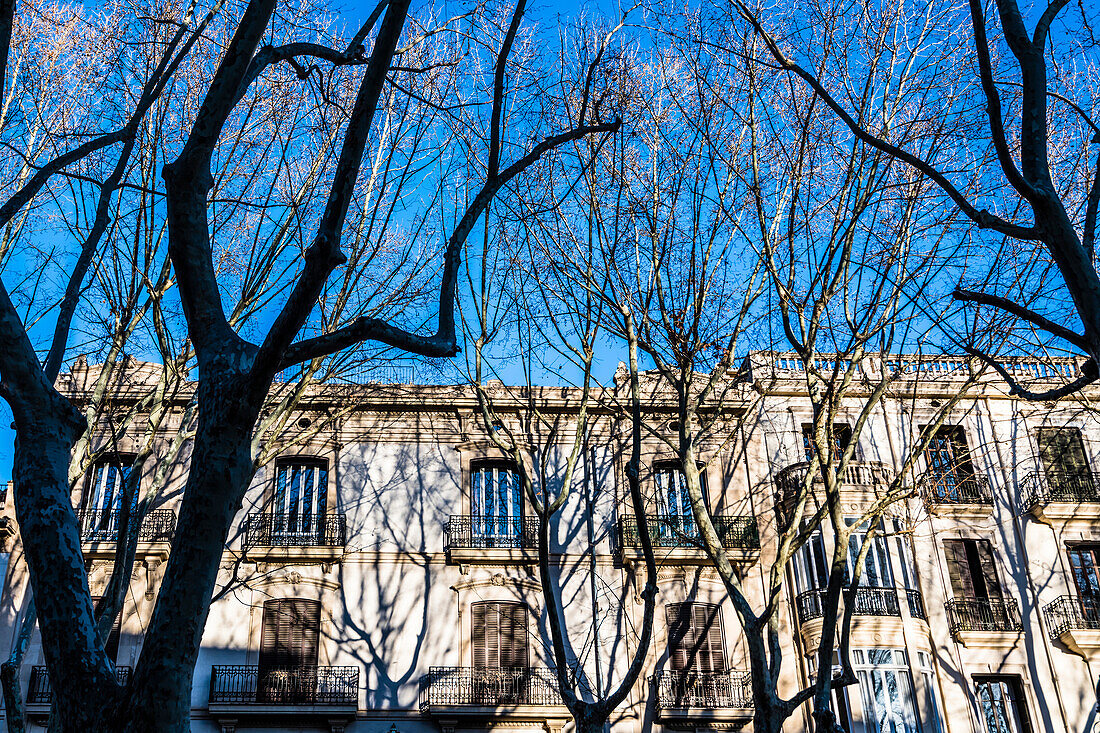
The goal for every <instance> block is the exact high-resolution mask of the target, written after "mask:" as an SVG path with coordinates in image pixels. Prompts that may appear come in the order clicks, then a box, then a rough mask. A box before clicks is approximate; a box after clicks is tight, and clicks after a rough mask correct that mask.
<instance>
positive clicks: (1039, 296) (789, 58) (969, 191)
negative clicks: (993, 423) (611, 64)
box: [719, 0, 1100, 400]
mask: <svg viewBox="0 0 1100 733" xmlns="http://www.w3.org/2000/svg"><path fill="white" fill-rule="evenodd" d="M730 8H731V11H732V13H733V14H734V15H735V16H739V17H740V18H741V19H743V20H744V21H746V22H747V23H748V25H749V27H750V28H751V32H753V33H755V34H756V36H757V37H758V38H759V39H760V40H761V42H762V46H763V47H762V48H761V50H760V53H759V54H757V55H755V56H754V57H753V58H754V61H755V62H756V63H758V64H761V65H763V66H774V67H777V68H779V69H781V70H782V71H784V72H787V73H790V74H792V75H794V76H795V77H797V78H799V79H801V80H802V82H803V83H805V85H806V87H807V88H808V89H809V90H810V92H811V93H812V94H813V96H814V98H815V99H817V100H819V101H820V103H821V104H823V105H824V106H825V107H826V108H827V109H829V110H830V112H831V113H832V114H833V115H835V116H836V119H837V120H838V121H839V122H840V123H841V124H842V125H843V127H844V129H846V130H847V132H848V133H849V134H850V135H851V136H852V137H853V138H854V139H856V140H859V141H860V142H861V143H863V144H865V145H869V146H871V147H873V148H875V149H876V150H878V151H880V152H881V153H883V154H884V155H886V156H887V157H888V158H889V159H891V160H894V161H897V162H898V163H901V164H903V165H906V166H908V167H910V168H911V169H913V170H914V171H916V172H918V173H919V174H920V175H921V176H922V177H924V178H925V179H926V180H928V181H931V182H932V183H933V184H934V185H935V186H936V187H937V189H938V190H939V191H940V192H941V193H942V195H943V198H944V205H945V206H946V207H952V208H954V210H955V211H957V212H958V213H959V214H960V215H961V216H963V217H965V219H966V220H967V221H968V222H969V223H970V225H971V226H972V227H976V228H977V229H979V230H987V231H988V232H991V233H992V234H994V235H996V236H997V237H998V238H999V243H1000V251H999V252H998V251H996V250H995V251H994V252H992V253H985V254H984V256H983V254H982V253H981V252H979V253H978V254H977V255H976V256H975V257H974V260H975V262H974V264H973V267H974V268H975V269H976V270H977V271H978V273H977V274H976V275H975V274H973V272H971V273H968V279H969V280H970V281H972V282H975V283H977V284H978V286H979V288H981V287H982V286H994V287H995V288H996V289H998V290H1000V292H991V291H989V290H986V289H977V290H975V289H972V288H971V287H967V286H965V285H964V284H963V282H961V281H960V285H959V287H957V288H956V290H955V291H954V293H953V297H954V298H955V300H956V301H958V302H960V303H968V304H974V305H977V306H984V307H985V308H986V311H985V313H986V315H985V319H986V320H987V322H988V321H993V320H995V319H996V316H995V315H993V314H996V313H999V314H1000V315H1004V316H1010V317H1011V318H1013V319H1016V320H1017V322H1018V323H1021V324H1022V325H1023V327H1024V329H1025V331H1030V333H1031V339H1032V340H1031V343H1030V344H1029V345H1028V346H1025V348H1027V349H1028V350H1034V349H1036V348H1042V347H1045V346H1046V344H1047V342H1051V343H1052V344H1053V345H1054V346H1055V347H1057V348H1062V349H1065V348H1068V349H1070V350H1071V351H1074V352H1077V353H1083V354H1084V355H1085V356H1087V357H1088V359H1087V361H1086V363H1085V365H1084V367H1083V369H1082V370H1081V372H1080V373H1079V374H1077V375H1074V376H1073V377H1072V378H1070V379H1068V380H1066V383H1065V384H1063V385H1061V386H1059V387H1056V388H1052V389H1045V390H1041V391H1039V392H1036V391H1033V390H1032V389H1030V388H1029V387H1028V385H1026V384H1020V383H1018V381H1017V378H1016V376H1014V375H1013V374H1012V373H1011V371H1010V370H1009V369H1007V368H1006V367H1005V364H1004V363H1002V362H1001V361H1000V360H999V359H997V358H995V355H994V354H993V353H991V352H989V351H988V347H987V345H986V344H984V343H983V341H982V339H980V338H973V339H972V340H971V343H970V344H968V345H967V346H968V348H969V350H970V351H971V353H972V354H973V355H975V356H978V357H980V358H981V359H982V360H983V361H985V362H986V363H988V364H989V365H990V366H991V367H992V368H993V369H995V370H996V371H997V372H998V373H999V374H1000V375H1001V377H1002V378H1003V379H1004V380H1005V381H1006V382H1007V383H1008V384H1009V385H1010V387H1011V389H1012V391H1013V393H1014V394H1018V395H1020V396H1021V397H1024V398H1026V399H1035V400H1047V399H1057V398H1059V397H1061V396H1064V395H1067V394H1071V393H1073V392H1075V391H1077V390H1078V389H1080V388H1081V387H1083V386H1085V385H1087V384H1091V383H1092V382H1095V381H1096V380H1097V379H1098V378H1100V369H1098V367H1097V364H1098V363H1100V276H1098V275H1097V270H1096V264H1095V242H1096V227H1097V212H1098V210H1100V154H1090V152H1089V145H1090V143H1092V144H1094V143H1096V142H1097V140H1100V126H1098V125H1097V122H1096V119H1095V114H1094V112H1093V109H1092V108H1091V107H1090V106H1089V105H1094V104H1095V95H1094V94H1092V92H1091V87H1092V84H1093V83H1094V82H1093V81H1092V80H1094V79H1095V75H1096V68H1095V60H1094V59H1095V55H1094V51H1095V49H1096V40H1095V36H1094V34H1093V30H1092V27H1093V24H1094V23H1095V22H1096V18H1094V17H1089V13H1090V12H1091V10H1090V9H1089V8H1088V7H1086V6H1085V5H1084V4H1080V3H1079V4H1077V5H1074V4H1072V3H1070V2H1068V1H1067V0H1054V1H1053V2H1050V3H1046V4H1045V5H1044V6H1043V7H1042V8H1040V9H1039V11H1038V12H1037V13H1036V14H1034V15H1033V16H1032V17H1030V18H1028V17H1027V16H1028V13H1027V12H1026V11H1025V10H1024V9H1022V8H1021V7H1020V5H1019V4H1018V3H1017V2H1016V0H996V2H994V3H992V4H991V5H990V6H989V7H988V9H987V6H986V4H984V3H982V2H980V1H979V0H971V2H970V3H969V4H968V5H967V6H966V7H965V9H964V8H960V7H958V6H954V5H951V4H947V3H944V4H938V3H931V4H928V3H919V4H917V3H914V4H910V3H906V2H898V3H889V4H887V5H883V6H876V7H875V8H869V7H863V6H860V7H853V8H844V9H840V8H838V7H836V6H826V5H825V4H815V5H814V8H815V10H814V11H813V15H814V17H815V19H816V22H815V24H814V28H813V29H810V28H806V27H804V26H800V25H798V21H795V20H794V19H790V20H789V21H788V20H787V19H782V18H775V19H774V22H773V19H770V18H767V17H765V16H764V15H763V14H762V13H761V11H760V10H759V9H758V8H757V7H756V6H754V5H752V4H750V3H746V2H742V0H735V1H734V2H733V3H731V5H730ZM991 21H992V22H994V23H996V24H997V26H996V27H994V29H993V30H992V31H991V25H990V23H991ZM1029 24H1030V25H1029ZM960 28H961V29H964V30H962V31H961V32H960V31H959V29H960ZM967 28H969V32H967V31H966V30H965V29H967ZM838 37H846V38H848V39H849V43H853V42H858V43H860V44H862V46H863V47H864V48H867V49H868V58H866V59H865V63H866V65H867V66H869V67H873V69H874V73H875V74H877V75H879V76H881V77H882V78H885V79H889V80H890V82H891V88H892V89H896V90H897V91H898V95H899V97H905V98H910V99H916V98H925V99H930V98H932V97H933V96H934V97H935V99H936V101H938V104H939V107H940V112H939V114H940V115H942V116H945V117H950V118H952V126H953V127H954V128H955V129H954V134H953V136H952V139H950V140H946V141H943V143H941V144H939V145H929V144H927V142H928V141H927V140H925V139H922V138H917V139H914V138H913V137H912V136H911V135H910V134H909V133H910V131H911V130H912V128H913V127H914V126H919V125H920V124H922V123H924V122H926V121H927V119H926V118H922V116H921V115H920V113H917V114H913V115H901V116H900V118H898V119H896V120H894V124H893V125H889V124H885V123H884V121H883V120H881V119H879V118H876V117H875V116H874V115H870V114H868V111H869V110H868V109H867V105H868V104H870V105H874V104H875V100H873V99H870V98H868V97H867V96H865V95H857V94H853V93H851V90H852V89H854V87H853V86H852V85H851V81H852V79H850V78H848V75H849V73H850V72H851V70H852V68H853V66H852V64H851V60H850V59H847V58H846V57H845V53H844V52H843V50H841V49H839V48H837V47H836V46H834V45H833V43H832V41H833V39H835V38H838ZM899 38H900V39H904V40H905V42H904V43H896V42H891V43H883V42H882V41H883V40H886V39H899ZM876 39H877V40H878V42H876ZM719 43H721V42H719ZM796 49H798V50H797V51H796ZM845 89H847V90H848V91H844V90H845ZM1006 99H1007V101H1006ZM1013 113H1015V115H1014V116H1015V118H1016V121H1015V122H1011V123H1010V122H1009V121H1008V120H1009V117H1010V116H1011V115H1013ZM1027 213H1030V216H1027ZM1001 260H1007V263H1008V265H1009V272H1008V277H1007V278H1001V277H999V276H998V274H997V272H996V267H995V266H994V265H995V264H996V263H998V262H1000V261H1001ZM1021 260H1022V261H1023V262H1037V263H1038V267H1035V268H1029V267H1027V266H1024V267H1021V266H1019V264H1020V262H1021ZM1047 263H1049V264H1052V265H1053V267H1054V269H1055V270H1056V272H1057V277H1056V278H1050V277H1049V276H1048V274H1047V269H1048V268H1047V267H1045V266H1044V265H1045V264H1047ZM1031 269H1034V270H1036V271H1037V273H1032V272H1029V270H1031ZM1013 271H1014V272H1013ZM983 273H988V274H983ZM1050 279H1053V280H1055V281H1056V282H1057V281H1060V283H1059V285H1060V287H1061V288H1064V291H1061V292H1064V293H1065V294H1066V295H1068V298H1069V301H1070V304H1071V306H1070V308H1067V309H1066V311H1069V313H1075V314H1076V316H1077V320H1079V324H1078V325H1069V324H1067V323H1066V318H1065V317H1064V316H1063V315H1062V313H1064V312H1066V311H1062V310H1061V303H1060V302H1059V299H1058V298H1057V297H1055V298H1051V297H1050V294H1049V291H1050V286H1049V285H1047V280H1050ZM1040 289H1041V290H1044V291H1047V292H1039V290H1040ZM990 311H992V313H990ZM1067 315H1068V313H1067ZM985 330H987V329H980V332H981V331H985ZM1036 339H1037V342H1036Z"/></svg>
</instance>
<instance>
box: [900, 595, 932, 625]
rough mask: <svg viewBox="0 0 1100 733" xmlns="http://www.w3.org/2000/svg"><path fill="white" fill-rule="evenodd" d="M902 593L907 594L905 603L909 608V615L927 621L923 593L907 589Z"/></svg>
mask: <svg viewBox="0 0 1100 733" xmlns="http://www.w3.org/2000/svg"><path fill="white" fill-rule="evenodd" d="M902 593H904V594H905V603H906V605H907V606H908V607H909V615H910V616H911V617H913V618H919V619H922V620H924V621H927V620H928V614H927V613H925V612H924V597H923V596H922V595H921V592H920V591H919V590H912V589H910V588H906V589H904V590H902Z"/></svg>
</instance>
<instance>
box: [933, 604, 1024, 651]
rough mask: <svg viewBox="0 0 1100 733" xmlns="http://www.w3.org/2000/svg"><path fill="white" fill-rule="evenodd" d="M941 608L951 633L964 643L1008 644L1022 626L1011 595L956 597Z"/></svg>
mask: <svg viewBox="0 0 1100 733" xmlns="http://www.w3.org/2000/svg"><path fill="white" fill-rule="evenodd" d="M945 608H946V610H947V622H948V626H949V628H950V629H951V634H952V635H953V636H954V637H955V639H956V641H958V642H959V643H960V644H963V645H964V646H1012V645H1014V644H1015V643H1016V641H1017V640H1018V639H1019V637H1020V634H1021V632H1022V631H1023V628H1024V627H1023V624H1021V623H1020V604H1019V603H1018V602H1017V601H1016V599H1015V598H1004V599H1000V598H956V599H954V600H950V601H948V602H947V603H946V604H945Z"/></svg>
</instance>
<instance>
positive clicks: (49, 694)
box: [27, 666, 130, 705]
mask: <svg viewBox="0 0 1100 733" xmlns="http://www.w3.org/2000/svg"><path fill="white" fill-rule="evenodd" d="M115 679H117V680H118V683H119V684H120V685H125V684H127V683H128V682H129V681H130V668H129V667H115ZM51 702H53V689H52V688H51V687H50V675H49V673H48V672H47V671H46V668H45V667H44V666H35V667H31V684H30V687H29V688H28V689H27V704H28V705H49V704H50V703H51Z"/></svg>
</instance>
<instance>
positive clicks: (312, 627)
mask: <svg viewBox="0 0 1100 733" xmlns="http://www.w3.org/2000/svg"><path fill="white" fill-rule="evenodd" d="M320 635H321V604H320V602H319V601H310V600H305V599H301V598H280V599H277V600H274V601H268V602H267V603H265V604H264V617H263V631H262V634H261V638H260V665H259V666H260V667H262V668H264V669H270V668H272V667H315V666H317V656H318V646H319V641H320Z"/></svg>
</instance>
